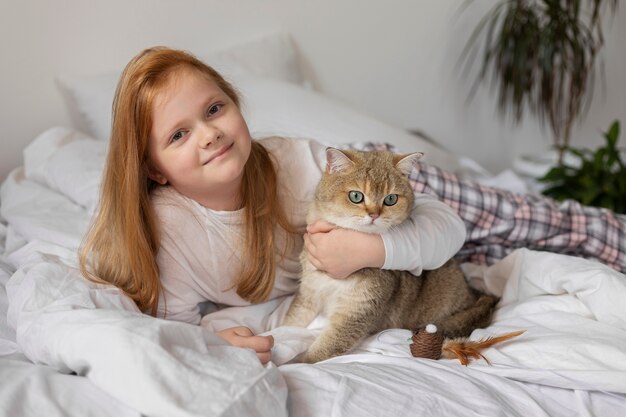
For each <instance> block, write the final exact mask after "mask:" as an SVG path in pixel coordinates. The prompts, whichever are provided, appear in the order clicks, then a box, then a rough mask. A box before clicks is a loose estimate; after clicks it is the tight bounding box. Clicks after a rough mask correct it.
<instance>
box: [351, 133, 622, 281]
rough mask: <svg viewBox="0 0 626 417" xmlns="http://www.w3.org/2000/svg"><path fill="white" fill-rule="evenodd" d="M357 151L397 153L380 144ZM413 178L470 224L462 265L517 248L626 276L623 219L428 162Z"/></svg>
mask: <svg viewBox="0 0 626 417" xmlns="http://www.w3.org/2000/svg"><path fill="white" fill-rule="evenodd" d="M354 148H355V149H363V150H390V151H393V148H392V147H391V146H388V145H387V146H386V147H385V146H384V145H381V144H354ZM385 148H386V149H385ZM409 180H410V182H411V186H412V187H413V190H415V191H416V192H419V193H425V194H430V195H432V196H435V197H436V198H438V199H439V200H441V201H443V202H444V203H446V204H448V205H449V206H451V207H452V208H453V209H455V210H456V211H457V213H458V214H459V216H460V217H461V219H462V220H463V221H464V222H465V227H466V228H467V238H466V241H465V244H464V245H463V247H462V248H461V250H460V251H459V252H458V254H457V255H456V258H457V259H458V260H460V261H462V262H473V263H481V264H492V263H494V262H496V261H497V260H499V259H502V258H503V257H505V256H506V255H508V254H509V253H510V252H512V251H513V250H515V249H517V248H528V249H533V250H541V251H549V252H556V253H561V254H566V255H573V256H581V257H584V258H588V259H594V260H597V261H600V262H602V263H604V264H606V265H608V266H610V267H612V268H613V269H616V270H617V271H620V272H622V273H626V216H624V215H620V214H616V213H614V212H612V211H611V210H607V209H603V208H598V207H589V206H584V205H582V204H580V203H578V202H577V201H574V200H567V201H564V202H561V203H560V202H557V201H555V200H553V199H551V198H548V197H545V196H540V195H532V194H514V193H511V192H508V191H505V190H502V189H498V188H493V187H487V186H483V185H481V184H479V183H477V182H474V181H470V180H466V179H462V178H460V177H459V176H457V175H455V174H453V173H451V172H449V171H446V170H443V169H440V168H438V167H435V166H432V165H428V164H425V163H419V164H418V166H416V167H415V168H414V170H413V171H412V172H411V175H410V176H409Z"/></svg>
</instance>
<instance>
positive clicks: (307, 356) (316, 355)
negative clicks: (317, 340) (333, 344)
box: [300, 349, 337, 363]
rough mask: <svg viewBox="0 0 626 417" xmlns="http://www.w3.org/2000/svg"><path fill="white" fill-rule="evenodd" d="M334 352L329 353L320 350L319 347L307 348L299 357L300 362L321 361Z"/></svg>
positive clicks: (331, 355)
mask: <svg viewBox="0 0 626 417" xmlns="http://www.w3.org/2000/svg"><path fill="white" fill-rule="evenodd" d="M334 356H337V355H336V354H334V355H333V354H330V353H328V352H324V351H321V350H319V349H309V350H307V351H306V352H305V353H304V354H302V356H301V357H300V362H302V363H317V362H321V361H325V360H326V359H330V358H332V357H334Z"/></svg>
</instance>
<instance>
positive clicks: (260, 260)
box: [80, 47, 294, 315]
mask: <svg viewBox="0 0 626 417" xmlns="http://www.w3.org/2000/svg"><path fill="white" fill-rule="evenodd" d="M181 69H191V70H194V71H198V72H199V73H200V74H203V75H204V76H206V77H208V78H209V79H211V80H212V81H214V82H215V83H216V84H217V86H218V87H219V88H220V89H221V90H222V91H224V93H225V94H226V95H228V97H230V99H232V100H233V102H234V103H235V105H237V107H239V106H240V100H239V96H238V94H237V92H236V90H235V89H234V88H233V86H232V85H231V84H230V83H229V82H227V81H226V80H225V79H224V78H223V77H222V76H221V75H220V74H219V73H218V72H216V71H215V70H214V69H213V68H211V67H209V66H208V65H206V64H204V63H203V62H202V61H200V60H198V59H197V58H195V57H194V56H193V55H191V54H189V53H187V52H184V51H179V50H174V49H169V48H164V47H155V48H149V49H146V50H144V51H142V52H141V53H139V54H138V55H137V56H136V57H134V58H133V59H132V60H131V61H130V62H129V63H128V65H127V66H126V68H125V69H124V72H123V73H122V76H121V78H120V81H119V83H118V85H117V90H116V92H115V99H114V101H113V119H112V120H113V123H112V129H111V142H110V144H109V151H108V155H107V161H106V166H105V170H104V174H103V175H104V176H103V181H102V188H101V194H100V205H99V209H98V213H97V214H96V216H95V218H94V221H93V223H92V226H91V228H90V230H89V232H88V233H87V235H86V236H85V239H84V241H83V245H82V247H81V250H80V268H81V271H82V273H83V275H84V276H85V277H86V278H88V279H90V280H92V281H94V282H99V283H110V284H113V285H115V286H116V287H118V288H120V289H121V290H123V291H124V292H125V293H126V294H127V295H128V296H129V297H131V298H132V299H133V300H134V301H135V303H136V304H137V306H138V307H139V309H140V310H141V311H144V312H149V313H150V314H152V315H156V312H157V306H158V302H159V294H160V291H161V284H160V279H159V268H158V266H157V262H156V255H157V252H158V250H159V233H158V229H159V228H158V225H157V221H156V216H155V213H154V210H153V207H152V204H151V200H150V192H151V190H152V189H154V188H155V187H157V186H160V185H158V184H157V183H156V182H155V181H153V180H152V179H150V177H149V175H148V173H149V171H150V167H151V166H150V159H149V155H148V140H149V137H150V130H151V127H152V109H153V102H154V99H155V97H156V96H157V94H158V93H159V92H160V91H161V90H162V89H163V88H164V87H165V86H166V85H167V83H168V80H169V77H170V76H171V75H172V74H173V73H175V72H177V71H179V70H181ZM277 181H278V180H277V175H276V167H275V164H274V162H273V161H272V158H271V157H270V155H269V153H268V152H267V150H266V149H265V148H264V147H263V146H262V145H261V144H259V143H258V142H255V141H252V149H251V152H250V157H249V159H248V161H247V162H246V165H245V168H244V177H243V181H242V186H241V199H242V203H243V206H244V222H245V223H244V224H245V225H246V226H245V233H244V237H245V244H243V245H242V250H244V251H245V253H244V255H243V256H242V259H245V261H244V264H243V265H242V271H241V274H240V276H239V278H238V279H237V280H236V282H235V283H234V287H236V289H237V294H238V295H239V296H240V297H242V298H244V299H246V300H248V301H250V302H260V301H264V300H266V299H267V298H268V297H269V295H270V292H271V291H272V288H273V286H274V275H275V271H276V248H275V236H274V233H275V232H276V231H277V226H280V227H281V228H282V229H284V230H285V231H286V232H287V233H286V235H287V236H290V234H291V233H294V229H293V228H292V226H291V225H290V224H289V222H288V220H287V216H286V214H285V212H284V209H283V207H282V205H281V203H280V201H279V199H278V196H277Z"/></svg>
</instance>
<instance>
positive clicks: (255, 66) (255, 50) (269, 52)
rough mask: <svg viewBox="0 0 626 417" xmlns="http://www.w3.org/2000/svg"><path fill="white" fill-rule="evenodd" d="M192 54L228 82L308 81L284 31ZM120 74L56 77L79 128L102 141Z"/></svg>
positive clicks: (107, 135) (104, 136)
mask: <svg viewBox="0 0 626 417" xmlns="http://www.w3.org/2000/svg"><path fill="white" fill-rule="evenodd" d="M191 52H193V53H195V54H196V55H197V56H198V58H200V59H202V60H203V61H204V62H206V63H207V64H209V65H211V66H212V67H214V68H215V69H216V70H218V71H219V72H220V73H221V74H222V75H223V76H224V77H226V78H227V79H232V78H234V77H237V76H239V75H242V74H247V73H250V74H255V75H258V76H262V77H268V78H274V79H278V80H282V81H286V82H290V83H297V84H305V83H306V82H307V80H306V79H305V77H304V76H303V75H302V71H301V70H300V65H299V59H298V54H297V51H296V48H295V46H294V43H293V41H292V39H291V37H290V36H289V35H288V34H287V33H284V32H279V33H273V34H269V35H265V36H262V37H260V38H257V39H254V40H251V41H249V42H245V43H240V44H237V45H235V46H232V47H230V48H228V49H226V50H221V51H217V52H212V53H205V54H202V53H198V52H196V51H191ZM120 74H121V69H120V71H114V72H109V73H104V74H98V75H90V76H69V75H59V76H57V77H56V81H57V86H58V87H59V90H60V91H61V95H62V96H63V99H64V101H65V105H66V107H67V110H68V113H69V116H70V120H71V121H72V124H73V126H74V127H75V128H77V129H79V130H81V131H83V132H86V133H88V134H89V135H90V136H93V137H95V138H98V139H103V140H107V139H108V138H109V135H110V130H111V109H112V103H113V96H114V94H115V88H116V86H117V82H118V80H119V77H120Z"/></svg>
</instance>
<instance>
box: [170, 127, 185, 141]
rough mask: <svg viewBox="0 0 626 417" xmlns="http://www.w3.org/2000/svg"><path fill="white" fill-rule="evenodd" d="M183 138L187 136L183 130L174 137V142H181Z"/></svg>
mask: <svg viewBox="0 0 626 417" xmlns="http://www.w3.org/2000/svg"><path fill="white" fill-rule="evenodd" d="M183 136H185V132H183V131H182V130H179V131H178V132H176V133H174V134H173V135H172V142H176V141H179V140H181V139H182V138H183Z"/></svg>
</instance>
